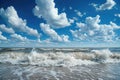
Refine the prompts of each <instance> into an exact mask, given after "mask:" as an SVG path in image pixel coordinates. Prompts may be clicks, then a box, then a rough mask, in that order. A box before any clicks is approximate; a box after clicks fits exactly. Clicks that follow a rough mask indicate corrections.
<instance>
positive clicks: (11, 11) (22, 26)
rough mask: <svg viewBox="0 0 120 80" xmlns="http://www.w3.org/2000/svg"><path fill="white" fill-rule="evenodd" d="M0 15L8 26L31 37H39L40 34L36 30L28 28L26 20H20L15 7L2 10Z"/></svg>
mask: <svg viewBox="0 0 120 80" xmlns="http://www.w3.org/2000/svg"><path fill="white" fill-rule="evenodd" d="M0 15H1V16H2V17H3V19H4V20H5V21H6V22H7V24H8V26H12V27H13V28H16V29H19V30H20V31H22V32H25V33H27V34H29V35H33V36H39V33H38V32H37V30H36V29H33V28H30V27H28V26H27V25H26V24H27V22H26V20H23V19H22V18H20V17H19V16H18V14H17V11H16V10H15V8H14V7H13V6H10V7H8V8H7V9H6V10H5V9H3V8H1V9H0Z"/></svg>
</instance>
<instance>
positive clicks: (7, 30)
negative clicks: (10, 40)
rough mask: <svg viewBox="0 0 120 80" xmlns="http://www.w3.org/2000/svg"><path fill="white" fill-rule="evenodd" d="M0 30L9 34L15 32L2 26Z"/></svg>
mask: <svg viewBox="0 0 120 80" xmlns="http://www.w3.org/2000/svg"><path fill="white" fill-rule="evenodd" d="M0 30H2V31H4V32H6V33H10V34H13V33H15V31H14V30H13V29H12V28H7V27H6V26H5V25H4V24H1V25H0Z"/></svg>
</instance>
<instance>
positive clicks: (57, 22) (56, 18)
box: [33, 0, 70, 28]
mask: <svg viewBox="0 0 120 80" xmlns="http://www.w3.org/2000/svg"><path fill="white" fill-rule="evenodd" d="M35 2H36V4H37V5H36V6H35V8H34V9H33V13H34V15H35V16H37V17H39V18H41V17H42V18H44V19H45V20H46V21H47V24H49V25H50V26H51V27H53V28H63V27H66V26H69V25H70V23H69V21H68V19H67V16H66V13H65V12H63V13H60V14H59V13H58V8H55V3H54V0H35Z"/></svg>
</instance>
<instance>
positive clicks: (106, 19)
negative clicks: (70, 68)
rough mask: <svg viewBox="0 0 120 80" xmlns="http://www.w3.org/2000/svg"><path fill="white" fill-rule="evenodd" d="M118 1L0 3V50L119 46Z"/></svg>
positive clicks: (18, 0)
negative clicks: (1, 48)
mask: <svg viewBox="0 0 120 80" xmlns="http://www.w3.org/2000/svg"><path fill="white" fill-rule="evenodd" d="M119 21H120V2H119V0H94V1H93V0H78V1H75V0H23V1H22V0H0V47H120V45H119V43H120V22H119Z"/></svg>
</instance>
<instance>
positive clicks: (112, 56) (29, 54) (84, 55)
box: [0, 49, 120, 66]
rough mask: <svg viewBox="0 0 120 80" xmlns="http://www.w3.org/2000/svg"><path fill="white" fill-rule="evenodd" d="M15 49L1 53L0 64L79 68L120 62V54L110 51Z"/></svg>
mask: <svg viewBox="0 0 120 80" xmlns="http://www.w3.org/2000/svg"><path fill="white" fill-rule="evenodd" d="M25 50H26V49H20V50H19V49H14V51H13V50H7V51H5V50H4V51H3V52H1V53H0V63H10V64H20V65H36V66H77V65H89V64H99V63H115V62H120V54H119V53H112V52H111V51H110V50H109V49H101V50H89V49H82V50H77V49H45V50H44V49H39V50H38V49H32V50H30V49H28V50H27V51H25Z"/></svg>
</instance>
